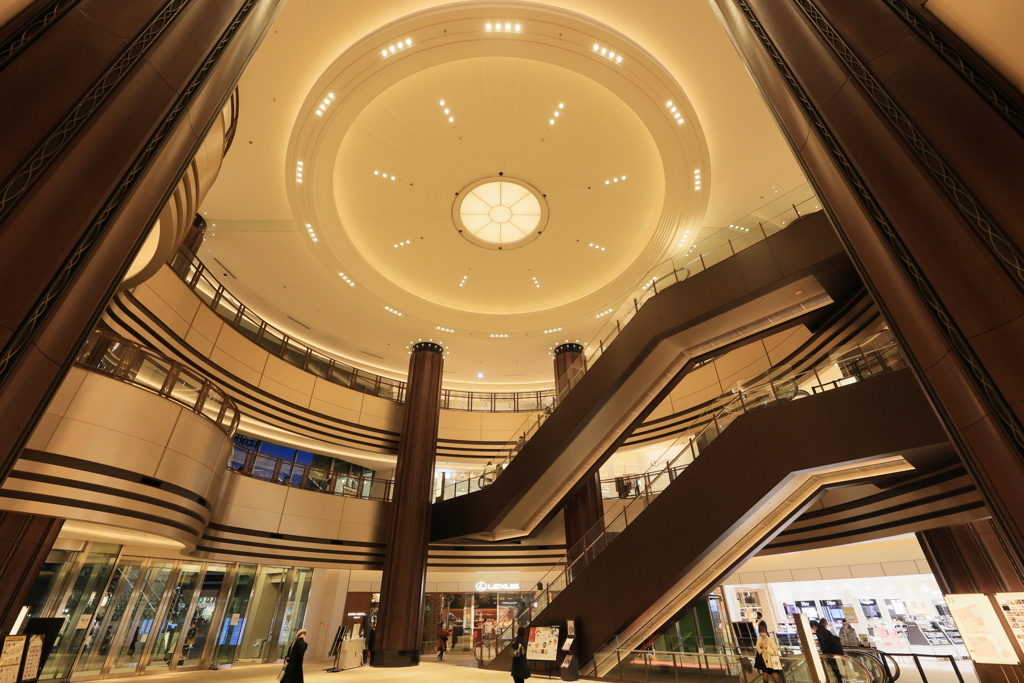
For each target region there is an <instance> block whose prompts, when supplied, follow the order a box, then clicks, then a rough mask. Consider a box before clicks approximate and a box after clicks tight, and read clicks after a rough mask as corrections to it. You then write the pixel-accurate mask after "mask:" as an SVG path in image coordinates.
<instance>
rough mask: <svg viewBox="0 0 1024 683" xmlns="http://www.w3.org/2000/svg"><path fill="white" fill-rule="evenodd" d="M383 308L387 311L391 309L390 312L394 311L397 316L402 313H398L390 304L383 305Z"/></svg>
mask: <svg viewBox="0 0 1024 683" xmlns="http://www.w3.org/2000/svg"><path fill="white" fill-rule="evenodd" d="M384 309H385V310H388V311H391V312H392V313H394V314H395V315H398V316H400V315H402V314H401V313H399V312H398V311H396V310H395V309H393V308H391V307H390V306H385V307H384Z"/></svg>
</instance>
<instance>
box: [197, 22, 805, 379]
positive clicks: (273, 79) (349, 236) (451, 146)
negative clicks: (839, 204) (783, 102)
mask: <svg viewBox="0 0 1024 683" xmlns="http://www.w3.org/2000/svg"><path fill="white" fill-rule="evenodd" d="M342 5H343V7H342ZM663 9H664V10H665V12H667V13H668V15H672V16H674V15H675V14H678V11H679V10H678V6H677V5H671V4H666V5H665V7H664V8H663ZM396 11H397V8H396V7H393V6H392V5H391V4H388V3H385V4H382V5H373V6H372V7H371V6H369V5H358V6H357V5H355V4H352V3H347V2H345V3H340V4H333V3H322V2H305V3H302V2H295V3H289V4H288V5H287V6H286V7H285V9H284V10H283V11H282V16H281V18H279V20H278V22H277V23H276V24H275V35H272V36H268V38H267V40H266V42H265V43H264V46H263V47H261V49H260V52H259V53H258V54H257V55H256V58H255V59H254V60H253V65H252V66H250V68H249V70H247V72H246V75H245V77H244V78H243V82H242V84H241V86H240V90H241V93H242V99H243V107H242V114H241V116H240V121H239V132H238V134H237V135H236V139H235V143H234V145H235V146H234V148H233V149H232V150H231V152H230V153H229V154H228V156H227V158H226V161H225V165H224V170H222V172H221V177H220V178H219V179H218V182H217V184H215V185H214V188H213V190H212V192H211V194H210V197H209V198H208V199H207V202H206V204H205V205H204V206H203V207H202V210H203V212H204V213H205V214H206V218H207V220H208V223H209V224H210V228H209V230H208V233H207V235H208V237H207V241H206V243H205V244H204V247H203V249H202V250H201V253H200V257H201V258H202V259H203V260H204V262H205V263H207V264H208V265H209V266H210V267H211V268H212V269H213V271H214V273H215V274H216V275H217V276H218V277H219V279H220V280H221V281H222V282H223V283H224V284H225V286H226V287H227V288H228V289H229V291H231V292H233V293H234V294H236V295H237V296H238V297H239V298H240V299H241V300H242V301H243V303H245V304H246V305H247V306H248V307H250V308H252V309H253V310H255V311H256V312H257V313H259V314H260V315H262V316H264V317H265V318H266V319H268V320H269V321H270V322H271V323H273V324H275V325H277V326H279V327H281V328H282V329H284V330H285V331H286V332H288V333H289V334H292V335H293V336H295V337H296V338H298V339H300V340H303V341H305V342H307V343H309V344H310V345H312V346H314V347H318V348H320V349H322V350H324V351H325V352H327V353H328V354H329V355H332V356H334V357H336V358H339V359H341V360H344V361H346V362H350V363H352V364H354V365H357V366H359V367H364V368H366V369H369V370H371V371H375V372H379V373H381V374H384V375H387V376H392V377H398V378H403V377H404V374H405V369H406V363H407V355H406V346H407V344H408V343H409V342H411V341H416V340H417V339H428V338H430V339H433V340H435V341H440V342H441V343H442V344H443V345H444V346H445V348H446V349H447V350H448V352H449V355H448V356H447V358H446V361H445V375H444V382H445V385H446V386H449V387H452V388H467V389H481V390H503V389H507V390H518V389H533V388H545V387H547V386H550V384H551V381H552V370H551V360H550V356H549V353H550V350H551V348H552V347H554V346H555V345H557V344H558V343H560V342H563V341H566V340H571V341H580V342H582V343H587V342H590V341H592V340H593V341H595V343H596V339H597V337H599V336H600V333H601V331H602V326H606V325H607V324H609V321H610V317H611V316H609V317H605V316H606V315H608V313H607V312H608V311H610V310H617V309H618V308H619V307H620V306H621V305H623V304H624V302H625V301H626V300H627V299H628V298H629V296H631V294H632V292H633V291H634V290H635V289H636V288H637V287H638V286H639V285H641V284H642V282H643V281H644V279H645V276H646V275H647V273H648V272H649V271H650V270H651V268H653V267H656V266H657V265H658V264H659V263H662V262H663V261H664V260H665V259H666V258H669V257H671V256H672V255H674V254H678V253H680V252H685V251H686V250H687V249H688V248H689V247H690V246H691V245H692V244H693V240H694V239H695V237H696V235H697V233H698V230H699V228H700V227H702V226H703V225H705V224H706V223H705V220H706V219H705V216H706V214H707V211H708V201H709V198H710V196H711V191H712V188H715V187H717V185H712V184H711V170H712V166H713V158H712V156H713V155H712V154H711V152H710V151H709V147H708V142H706V141H705V129H704V122H703V121H702V120H700V119H699V118H698V116H697V111H696V110H695V109H694V106H693V105H692V104H691V102H690V100H689V99H688V97H687V94H686V93H685V92H684V91H683V89H682V87H681V86H680V85H679V83H678V82H677V80H676V78H675V77H674V76H673V75H672V74H671V73H669V71H667V70H666V68H665V66H664V65H663V64H662V63H661V62H660V61H658V60H655V59H654V57H653V56H652V55H651V54H650V53H649V52H647V50H645V49H644V47H641V46H640V45H638V44H636V43H634V42H632V41H631V40H630V39H629V38H627V37H626V36H625V35H623V34H621V33H618V32H616V31H614V30H613V29H611V28H609V27H608V26H607V25H602V24H599V23H597V22H595V21H593V20H592V19H589V18H587V17H584V16H582V15H579V14H575V13H572V12H569V11H566V10H564V9H559V8H557V7H554V6H550V5H537V4H532V3H505V4H503V5H500V6H499V5H495V4H493V3H488V4H483V3H477V2H468V3H459V4H455V5H442V6H437V7H430V6H429V4H428V5H425V6H423V8H422V9H421V10H420V11H418V12H416V11H414V12H412V13H411V14H406V15H404V16H398V15H396V14H394V13H395V12H396ZM623 11H624V12H625V13H624V14H622V18H623V20H626V19H627V18H628V17H631V16H632V15H630V14H629V13H628V12H626V11H625V8H623ZM688 11H692V10H688ZM703 12H705V14H706V8H704V10H703ZM499 14H500V15H502V17H499V16H498V15H499ZM651 14H652V17H653V15H654V14H657V13H656V12H654V10H652V11H651ZM705 14H700V15H699V16H697V15H694V16H691V17H690V20H689V23H687V22H681V23H680V24H679V25H686V26H696V27H698V28H699V26H700V25H701V23H700V22H704V24H703V25H704V26H705V29H706V28H707V26H709V24H707V20H708V19H709V18H710V17H709V16H706V15H705ZM503 17H508V18H509V22H510V23H509V26H512V25H513V24H514V25H516V26H519V25H521V30H518V31H517V30H510V31H508V32H505V33H504V34H502V35H498V34H497V33H495V32H494V31H492V30H491V29H490V28H488V27H489V26H490V25H491V22H492V21H494V22H495V25H497V22H496V20H497V19H503ZM355 18H362V19H363V21H362V22H361V23H360V22H359V21H354V20H353V21H346V20H352V19H355ZM677 18H679V17H677ZM695 18H696V19H699V20H700V21H696V23H695ZM711 21H713V18H711ZM332 22H333V24H332ZM654 24H657V22H654ZM654 24H652V28H653V26H654ZM357 26H365V27H367V28H368V29H370V30H369V32H368V33H365V34H364V35H361V36H359V35H357V33H356V31H357V30H358V29H356V28H353V27H357ZM373 27H378V28H373ZM716 28H717V27H716ZM278 30H280V31H281V33H283V34H285V35H284V36H281V37H280V38H279V37H278V36H277V32H278ZM364 30H366V29H364ZM692 30H694V31H696V30H697V29H692ZM717 30H719V31H720V29H717ZM339 32H340V34H339ZM338 35H343V37H340V38H339V37H338ZM707 35H708V32H707V31H706V30H703V31H701V32H700V34H699V36H698V35H696V34H695V37H694V38H693V40H694V41H696V42H695V43H694V44H698V45H699V44H702V42H701V41H704V40H705V39H706V38H707ZM716 39H717V40H718V41H719V42H721V41H725V43H724V44H723V45H718V46H717V47H719V48H724V49H726V50H728V51H729V53H728V54H729V55H731V60H732V61H730V62H729V65H728V66H729V69H730V70H727V78H725V79H724V80H723V79H722V78H721V77H719V78H717V79H716V78H712V77H708V78H707V79H705V80H703V81H701V79H699V78H698V79H697V81H695V83H696V85H697V86H698V87H701V88H705V90H706V89H707V88H708V87H712V88H721V89H722V92H721V93H720V97H722V98H723V99H724V101H726V102H728V103H735V102H736V97H735V93H734V92H733V91H734V90H735V89H736V88H737V87H739V86H743V88H745V90H744V97H746V98H747V99H746V100H744V101H743V102H744V104H746V105H748V106H749V105H756V106H757V107H758V109H757V116H756V117H755V118H757V123H758V125H757V126H752V125H750V124H748V125H747V127H746V128H745V129H743V130H739V131H736V130H728V131H727V130H726V127H724V126H723V125H722V121H719V120H717V119H719V118H720V119H725V118H727V117H728V116H732V115H733V114H735V113H736V112H735V111H733V110H732V109H730V108H729V107H726V108H719V109H718V110H715V108H714V107H711V109H710V110H712V111H716V113H717V114H718V115H719V116H718V117H716V120H715V126H713V128H715V130H716V131H717V134H718V135H717V139H718V140H719V142H720V147H721V148H722V149H726V150H728V151H729V153H730V154H729V156H728V158H725V157H723V158H722V164H721V165H722V167H723V168H724V169H726V172H727V173H729V174H731V177H732V179H733V182H734V184H735V187H731V188H729V189H724V191H723V192H722V194H721V195H719V196H722V197H727V198H731V203H732V204H734V205H735V207H733V208H732V209H731V210H728V211H726V210H722V209H717V210H716V217H715V220H718V221H722V222H724V220H723V218H724V219H725V220H727V219H728V217H729V216H739V215H742V214H743V213H746V212H747V211H749V210H750V209H752V208H755V207H754V206H752V205H751V204H752V202H753V201H756V198H754V194H756V193H761V194H763V193H764V192H765V190H766V188H767V185H768V183H769V182H770V183H771V185H773V186H779V187H782V188H785V187H787V185H789V186H792V185H795V184H797V183H798V182H799V180H800V178H799V173H798V172H797V169H796V166H795V164H794V163H793V161H792V157H791V156H790V155H789V153H788V150H787V149H786V147H785V143H784V142H783V141H782V139H781V136H780V135H779V134H778V132H777V130H775V129H774V124H773V123H772V122H771V119H770V117H768V116H767V114H766V112H765V111H764V110H763V105H761V104H760V101H759V100H758V99H756V91H754V90H753V89H752V87H751V86H750V85H749V82H748V79H746V77H745V74H743V73H742V67H741V66H740V65H739V64H738V60H736V59H735V55H734V54H733V53H732V52H731V48H730V47H729V46H728V44H727V42H728V41H727V40H726V39H725V37H724V33H722V34H721V35H720V36H717V38H716ZM391 48H395V49H394V50H392V49H391ZM609 53H610V54H609ZM719 56H721V53H720V55H719ZM705 95H707V92H705ZM706 99H707V98H706ZM713 99H714V98H710V100H713ZM279 100H280V101H279ZM710 100H709V101H710ZM249 103H251V105H249ZM765 124H766V125H767V126H768V127H767V128H765V127H764V125H765ZM759 131H760V133H764V132H765V131H769V132H771V133H772V137H771V139H767V138H763V136H762V137H757V136H758V134H759ZM726 133H727V134H726ZM737 140H740V141H743V145H742V146H738V145H737V142H736V141H737ZM758 145H760V147H758ZM740 151H742V152H743V154H738V153H737V152H740ZM766 155H767V158H769V159H771V160H772V163H773V164H774V166H775V170H774V172H773V173H769V172H765V171H764V167H765V166H766V164H761V165H760V166H759V165H757V164H756V163H755V162H756V161H757V160H758V159H761V160H764V159H765V158H766ZM776 157H777V159H776ZM769 170H770V169H769ZM748 176H749V177H748ZM753 176H758V178H757V179H752V178H753ZM695 178H696V179H697V181H698V182H696V183H695ZM741 178H742V179H743V180H742V182H741V181H740V179H741ZM499 183H500V185H499ZM502 188H505V189H502ZM737 188H738V189H737ZM773 189H774V188H773ZM740 197H742V198H744V202H746V205H744V204H743V203H741V202H737V201H735V199H736V198H740ZM460 230H461V231H462V232H460ZM218 268H220V269H221V271H220V272H217V270H218Z"/></svg>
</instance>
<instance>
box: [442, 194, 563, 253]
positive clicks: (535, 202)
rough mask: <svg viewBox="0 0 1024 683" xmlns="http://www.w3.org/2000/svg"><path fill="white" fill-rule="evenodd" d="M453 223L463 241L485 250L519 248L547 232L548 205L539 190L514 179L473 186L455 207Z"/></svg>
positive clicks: (459, 195) (456, 199)
mask: <svg viewBox="0 0 1024 683" xmlns="http://www.w3.org/2000/svg"><path fill="white" fill-rule="evenodd" d="M452 221H453V222H454V223H455V229H456V230H458V231H459V234H460V235H462V237H463V238H465V239H466V240H468V241H469V242H472V243H473V244H475V245H477V246H479V247H484V248H485V249H516V248H518V247H522V246H526V245H527V244H529V243H530V242H532V241H534V240H535V239H537V238H538V237H540V236H541V235H542V234H543V233H544V228H545V226H546V225H547V221H548V205H547V202H546V201H544V195H542V194H541V193H540V192H539V191H538V190H537V188H535V187H533V186H532V185H530V184H529V183H527V182H524V181H522V180H517V179H514V178H506V177H497V178H484V179H483V180H478V181H476V182H475V183H471V184H470V185H468V186H467V187H466V188H464V189H463V190H462V191H461V192H459V194H458V196H457V197H456V198H455V202H454V203H453V204H452Z"/></svg>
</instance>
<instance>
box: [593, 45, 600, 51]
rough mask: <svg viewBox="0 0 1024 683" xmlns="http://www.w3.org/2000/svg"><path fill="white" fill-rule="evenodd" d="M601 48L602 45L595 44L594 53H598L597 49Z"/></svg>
mask: <svg viewBox="0 0 1024 683" xmlns="http://www.w3.org/2000/svg"><path fill="white" fill-rule="evenodd" d="M599 47H601V46H600V45H596V44H595V45H594V51H595V52H596V51H597V49H598V48H599Z"/></svg>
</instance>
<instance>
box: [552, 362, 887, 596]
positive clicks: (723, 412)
mask: <svg viewBox="0 0 1024 683" xmlns="http://www.w3.org/2000/svg"><path fill="white" fill-rule="evenodd" d="M844 366H848V367H846V368H845V371H844ZM837 367H838V368H839V369H840V371H841V372H842V374H843V378H842V380H841V381H840V380H836V381H822V376H823V375H824V376H825V377H828V375H827V371H834V370H835V369H836V368H837ZM904 367H907V364H906V362H905V360H904V358H903V355H902V353H901V352H900V349H899V347H898V346H897V345H896V343H895V342H889V343H887V344H885V345H884V346H882V347H880V348H877V349H863V348H862V347H861V346H860V345H859V344H858V345H853V346H852V348H846V349H844V350H842V351H840V352H839V353H838V357H836V358H834V359H833V361H832V362H830V363H829V364H828V365H821V366H816V367H812V368H810V369H795V368H792V367H791V368H789V372H790V373H795V374H788V375H786V376H784V377H780V378H777V379H772V380H770V381H768V382H766V383H764V384H760V385H757V386H755V387H751V388H749V389H738V390H737V391H736V392H734V394H733V396H734V397H733V398H732V399H731V400H729V401H727V402H726V403H725V404H724V405H721V404H718V407H715V405H714V404H712V406H711V407H709V408H708V409H707V410H706V411H705V412H704V413H702V414H701V415H699V416H697V417H695V418H694V419H693V422H697V421H699V420H702V419H703V422H701V424H704V425H705V426H704V427H703V428H702V429H701V430H700V431H699V432H697V433H696V435H690V434H687V433H685V432H684V433H683V434H682V435H680V436H679V437H677V438H676V439H675V440H674V441H673V442H672V444H670V445H669V446H668V447H666V449H665V452H666V453H670V452H671V451H673V449H675V448H677V447H678V448H679V450H678V452H677V453H675V454H674V455H673V456H672V459H671V460H669V461H668V462H667V463H666V464H665V465H664V466H660V465H658V466H656V467H655V468H652V471H651V472H649V473H648V474H650V475H651V477H649V479H648V480H647V485H646V486H644V487H643V488H642V489H638V490H637V494H636V495H635V497H633V498H631V499H630V502H629V503H628V504H627V505H626V506H625V507H622V508H613V509H612V510H610V511H609V512H607V513H606V514H605V515H604V516H603V517H602V519H601V520H600V521H598V522H597V524H595V525H594V526H592V527H591V528H590V529H588V530H587V531H586V532H585V533H584V534H583V537H582V538H581V540H580V541H578V542H577V543H576V544H575V545H574V546H573V547H572V548H570V549H569V550H568V551H567V552H566V554H565V555H564V556H563V557H562V558H560V559H559V560H558V561H557V562H555V563H554V564H553V566H552V567H551V569H549V570H548V572H547V573H546V574H545V575H544V576H543V577H542V578H541V581H540V585H542V586H543V590H541V591H538V593H537V594H536V595H535V597H534V599H533V601H532V603H533V607H534V608H535V612H534V615H536V614H539V613H540V612H541V611H543V610H544V609H545V608H546V607H547V605H548V604H550V603H551V601H552V600H553V599H554V598H555V597H556V596H557V595H558V594H559V593H560V592H561V591H562V590H564V589H565V587H566V586H568V585H569V583H571V582H572V580H573V578H574V577H575V576H578V575H579V574H580V573H581V572H582V571H583V570H584V569H585V568H586V567H587V565H588V564H589V563H590V562H591V561H593V559H594V558H595V557H597V555H599V554H600V553H601V552H602V551H603V550H604V549H605V548H606V547H607V546H608V544H609V543H610V542H611V540H610V539H609V534H614V535H617V534H618V533H620V532H621V531H622V530H623V529H625V528H626V527H627V526H629V525H630V524H632V523H633V522H634V521H635V520H636V519H637V518H638V517H639V516H640V515H641V514H642V513H643V511H644V510H646V509H647V506H648V505H649V504H650V502H651V501H652V500H653V499H654V498H656V497H657V496H658V494H659V493H661V491H663V490H665V488H667V487H668V486H669V485H670V484H671V483H672V482H673V481H675V479H676V477H677V476H678V475H679V474H680V473H681V472H682V471H683V470H685V468H686V467H687V465H689V463H690V462H692V461H693V460H694V459H696V458H697V457H698V456H699V455H700V453H701V452H703V450H704V449H706V448H707V447H708V446H709V445H710V444H711V443H712V442H713V441H715V439H717V438H718V437H719V436H720V435H721V433H722V432H723V431H724V430H725V429H726V428H728V426H729V425H730V424H732V422H733V421H734V420H735V419H736V418H737V417H739V416H740V415H742V414H745V413H747V412H752V411H755V410H760V409H762V408H766V407H769V406H772V405H777V404H779V403H785V402H788V401H792V400H797V399H799V398H803V397H806V396H810V395H813V394H816V393H818V391H827V390H829V389H834V388H837V387H839V386H845V385H847V384H850V383H855V382H859V381H862V380H864V379H867V378H870V377H874V376H876V375H878V374H883V373H887V372H891V371H893V370H897V369H900V368H904ZM801 382H802V383H803V384H804V385H805V386H806V387H807V388H810V389H811V391H810V392H807V391H806V390H800V385H801ZM781 387H785V388H786V391H785V392H783V391H780V388H781ZM794 388H795V389H797V390H796V391H794V390H793V389H794ZM705 415H709V417H707V418H705V417H704V416H705ZM691 424H692V423H691ZM570 558H571V559H570Z"/></svg>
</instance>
